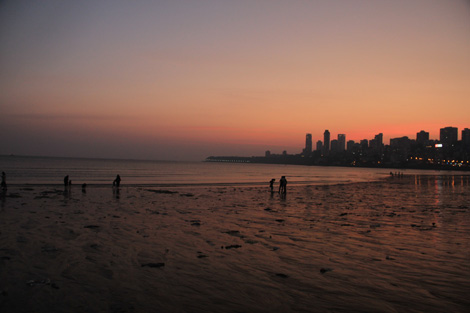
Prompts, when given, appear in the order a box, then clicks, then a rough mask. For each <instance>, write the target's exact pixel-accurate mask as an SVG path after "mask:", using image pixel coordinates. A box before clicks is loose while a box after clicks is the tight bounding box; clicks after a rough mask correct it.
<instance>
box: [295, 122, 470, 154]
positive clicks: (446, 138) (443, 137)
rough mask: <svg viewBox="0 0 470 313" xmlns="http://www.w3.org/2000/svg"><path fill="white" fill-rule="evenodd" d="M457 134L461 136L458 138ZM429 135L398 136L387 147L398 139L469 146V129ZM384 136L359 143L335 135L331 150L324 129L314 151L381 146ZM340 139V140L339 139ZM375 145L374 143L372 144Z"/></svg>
mask: <svg viewBox="0 0 470 313" xmlns="http://www.w3.org/2000/svg"><path fill="white" fill-rule="evenodd" d="M459 133H460V134H461V135H460V136H459ZM429 134H430V133H429V132H428V131H426V130H420V131H417V132H416V135H415V136H414V137H413V136H407V135H403V136H398V137H395V138H390V139H389V143H388V144H389V145H390V144H391V143H392V141H393V140H395V139H400V138H408V139H410V140H412V141H416V142H419V143H426V142H431V141H432V142H440V143H443V144H452V143H454V142H457V141H463V142H464V144H465V145H470V128H468V127H465V128H464V129H462V130H461V131H460V132H459V129H458V127H453V126H446V127H441V128H440V129H439V137H438V138H432V137H430V135H429ZM383 136H384V134H383V133H379V134H376V135H375V136H374V138H363V139H361V140H360V141H355V140H349V139H347V134H337V139H333V140H335V141H336V145H337V146H336V148H335V149H333V145H332V144H331V142H332V141H333V140H331V132H330V131H329V130H328V129H326V130H325V131H324V133H323V141H321V140H318V141H317V145H316V147H317V148H316V150H317V151H318V150H321V151H325V150H327V149H328V150H329V151H331V150H337V151H344V150H347V149H346V147H347V146H346V143H359V144H361V143H363V144H364V143H366V144H367V146H370V142H371V141H372V142H374V141H376V142H378V143H379V145H382V144H386V143H384V142H383V138H384V137H383ZM306 138H307V139H306V142H307V144H306V146H305V148H304V150H303V152H306V151H308V149H307V147H308V146H307V145H308V143H309V140H310V142H311V140H312V134H311V133H307V134H306ZM340 138H341V139H340ZM325 142H327V144H326V145H325ZM373 144H375V143H373Z"/></svg>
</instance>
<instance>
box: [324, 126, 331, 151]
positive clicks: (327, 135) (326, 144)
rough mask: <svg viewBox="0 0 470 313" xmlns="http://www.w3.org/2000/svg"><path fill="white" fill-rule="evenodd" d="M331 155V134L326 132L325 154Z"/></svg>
mask: <svg viewBox="0 0 470 313" xmlns="http://www.w3.org/2000/svg"><path fill="white" fill-rule="evenodd" d="M329 153H330V132H329V131H328V129H327V130H325V132H324V133H323V154H324V155H328V154H329Z"/></svg>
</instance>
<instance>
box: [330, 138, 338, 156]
mask: <svg viewBox="0 0 470 313" xmlns="http://www.w3.org/2000/svg"><path fill="white" fill-rule="evenodd" d="M339 151H340V150H339V141H338V140H336V139H333V140H332V141H331V153H338V152H339Z"/></svg>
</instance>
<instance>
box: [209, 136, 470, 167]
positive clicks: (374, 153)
mask: <svg viewBox="0 0 470 313" xmlns="http://www.w3.org/2000/svg"><path fill="white" fill-rule="evenodd" d="M337 136H338V139H333V140H330V139H331V134H330V132H329V131H328V130H325V132H324V133H323V142H322V141H321V140H318V141H317V142H316V149H315V151H312V150H313V147H312V145H313V143H312V134H310V133H308V134H306V137H305V148H304V149H303V150H302V152H301V153H300V154H288V153H287V151H283V152H282V154H272V153H271V152H270V151H266V153H265V156H264V157H209V158H208V159H207V161H212V162H253V163H275V164H302V165H324V166H331V165H335V166H358V167H361V166H362V167H390V168H420V169H464V170H470V129H469V128H465V129H463V130H462V138H461V140H460V141H459V140H458V129H457V128H455V127H445V128H441V129H440V138H439V140H433V139H430V138H429V132H426V131H424V130H421V131H420V132H418V133H416V139H410V138H408V137H407V136H403V137H398V138H391V139H390V144H389V145H384V142H383V133H379V134H377V135H375V136H374V138H373V139H370V140H368V139H362V140H360V141H359V142H355V141H353V140H349V141H347V145H346V134H338V135H337Z"/></svg>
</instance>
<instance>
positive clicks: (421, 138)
mask: <svg viewBox="0 0 470 313" xmlns="http://www.w3.org/2000/svg"><path fill="white" fill-rule="evenodd" d="M428 141H429V133H428V132H425V131H424V130H422V131H420V132H419V133H416V143H418V144H421V145H425V144H426V143H427V142H428Z"/></svg>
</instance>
